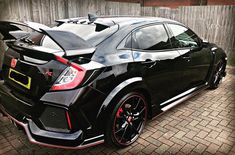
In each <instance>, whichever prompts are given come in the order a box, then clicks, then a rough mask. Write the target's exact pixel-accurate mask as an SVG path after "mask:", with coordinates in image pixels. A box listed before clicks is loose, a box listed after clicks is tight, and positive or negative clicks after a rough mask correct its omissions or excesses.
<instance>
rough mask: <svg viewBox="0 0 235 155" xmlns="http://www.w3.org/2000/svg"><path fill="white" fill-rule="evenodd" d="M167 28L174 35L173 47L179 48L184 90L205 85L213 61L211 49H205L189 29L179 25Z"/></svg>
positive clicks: (171, 25) (172, 38)
mask: <svg viewBox="0 0 235 155" xmlns="http://www.w3.org/2000/svg"><path fill="white" fill-rule="evenodd" d="M167 26H168V28H169V29H170V31H171V32H172V35H173V36H172V37H171V42H172V46H173V47H174V48H177V49H178V51H179V53H180V55H181V57H180V59H181V63H182V65H183V67H182V69H184V73H183V74H182V81H183V82H184V83H183V84H182V85H183V86H184V89H185V90H188V89H190V88H193V87H196V86H199V85H201V84H204V83H205V82H206V80H207V76H208V71H209V67H210V64H211V60H212V59H211V58H212V55H211V52H210V49H209V48H206V47H203V46H202V45H201V41H200V40H201V39H200V38H199V37H198V36H197V35H196V34H195V33H194V32H193V31H192V30H190V29H189V28H187V27H185V26H182V25H177V24H167Z"/></svg>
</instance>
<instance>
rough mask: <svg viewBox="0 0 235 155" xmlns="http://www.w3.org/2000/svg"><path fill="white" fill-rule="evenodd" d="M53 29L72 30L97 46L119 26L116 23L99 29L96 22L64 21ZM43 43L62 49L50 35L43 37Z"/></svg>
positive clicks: (46, 45)
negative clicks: (74, 22)
mask: <svg viewBox="0 0 235 155" xmlns="http://www.w3.org/2000/svg"><path fill="white" fill-rule="evenodd" d="M52 29H55V30H63V31H69V32H72V33H74V34H76V35H77V36H79V37H81V38H82V39H84V40H85V41H87V42H88V43H89V44H90V45H92V46H97V45H98V44H99V43H101V42H102V41H104V40H105V39H106V38H108V37H109V36H111V35H112V34H113V33H115V32H116V31H117V30H118V26H117V25H114V26H111V27H107V28H105V29H102V30H99V31H97V25H95V24H89V25H88V24H73V23H64V24H62V25H60V26H58V27H53V28H52ZM41 45H42V46H44V47H48V48H53V49H60V47H59V46H58V45H57V44H56V43H55V42H54V41H53V40H51V39H50V38H49V37H48V36H45V37H44V38H43V39H42V41H41Z"/></svg>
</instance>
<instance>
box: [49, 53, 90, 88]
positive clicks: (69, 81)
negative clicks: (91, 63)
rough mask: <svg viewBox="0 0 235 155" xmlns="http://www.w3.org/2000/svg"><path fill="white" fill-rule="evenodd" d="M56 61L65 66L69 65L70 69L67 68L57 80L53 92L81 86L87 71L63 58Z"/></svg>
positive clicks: (57, 57)
mask: <svg viewBox="0 0 235 155" xmlns="http://www.w3.org/2000/svg"><path fill="white" fill-rule="evenodd" d="M56 60H57V61H59V62H61V63H63V64H66V65H69V67H68V68H66V69H65V71H64V72H63V73H62V74H61V75H60V77H59V78H58V79H57V80H56V82H55V83H54V85H53V86H52V87H51V90H67V89H73V88H75V87H77V86H79V84H80V83H81V82H82V80H83V78H84V76H85V74H86V70H85V69H84V68H82V67H81V66H79V65H77V64H75V63H71V62H69V61H68V60H67V59H64V58H62V57H59V56H56Z"/></svg>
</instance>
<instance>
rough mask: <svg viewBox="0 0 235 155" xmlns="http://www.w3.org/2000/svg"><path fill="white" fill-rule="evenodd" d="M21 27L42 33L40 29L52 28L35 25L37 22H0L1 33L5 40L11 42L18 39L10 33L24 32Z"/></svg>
mask: <svg viewBox="0 0 235 155" xmlns="http://www.w3.org/2000/svg"><path fill="white" fill-rule="evenodd" d="M19 26H23V27H26V28H30V29H32V30H34V31H37V32H39V33H41V30H40V28H43V29H50V27H48V26H46V25H43V24H40V23H35V22H25V23H20V22H10V21H0V33H1V34H2V35H3V40H10V39H18V38H17V37H15V35H12V34H11V33H10V32H12V31H23V30H22V29H21V28H19Z"/></svg>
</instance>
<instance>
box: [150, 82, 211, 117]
mask: <svg viewBox="0 0 235 155" xmlns="http://www.w3.org/2000/svg"><path fill="white" fill-rule="evenodd" d="M208 87H209V85H208V82H207V83H205V84H203V85H200V86H198V87H194V88H191V89H189V90H187V91H185V92H183V93H181V94H179V95H177V96H175V97H173V98H171V99H169V100H167V101H165V102H163V103H161V104H160V107H161V109H160V113H159V114H156V115H155V116H154V117H153V118H155V117H157V116H159V115H161V114H163V113H164V112H166V111H167V110H169V109H171V108H172V107H174V106H176V105H178V104H180V103H182V102H184V101H186V100H187V99H189V98H191V97H193V96H195V95H196V94H198V93H199V92H201V91H203V90H205V89H207V88H208Z"/></svg>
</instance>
